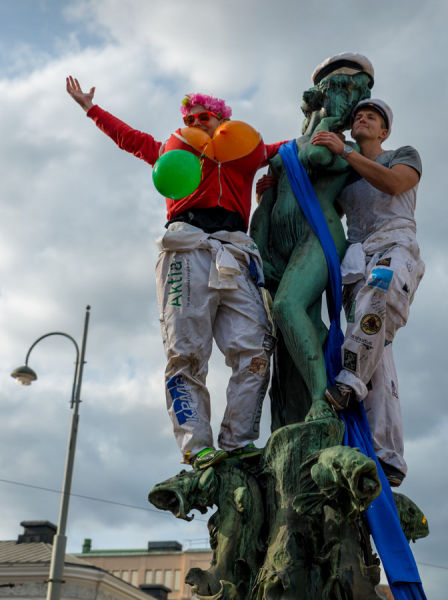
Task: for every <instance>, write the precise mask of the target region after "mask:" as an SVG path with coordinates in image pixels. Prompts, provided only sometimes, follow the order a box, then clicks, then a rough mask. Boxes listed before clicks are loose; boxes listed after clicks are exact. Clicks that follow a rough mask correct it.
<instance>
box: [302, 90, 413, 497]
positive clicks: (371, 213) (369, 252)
mask: <svg viewBox="0 0 448 600" xmlns="http://www.w3.org/2000/svg"><path fill="white" fill-rule="evenodd" d="M352 116H353V125H352V131H351V135H352V137H353V139H354V140H356V142H357V144H358V146H359V151H357V150H356V149H355V148H354V147H353V145H349V144H347V143H346V142H345V141H344V140H343V139H342V136H340V135H337V134H335V133H331V132H324V131H322V132H318V133H317V134H316V135H315V137H314V138H313V140H312V143H313V144H316V145H322V146H326V147H327V148H328V149H329V150H331V151H332V152H333V153H334V154H336V155H339V156H342V157H343V158H345V160H346V161H347V162H348V163H349V164H350V165H351V166H352V167H353V170H354V171H353V175H352V177H351V178H350V179H349V180H348V182H347V185H346V186H345V188H344V189H343V191H342V194H341V196H340V198H339V204H340V206H341V208H342V210H343V211H344V212H345V214H346V216H347V228H348V232H347V237H348V243H349V247H348V250H347V253H346V255H345V258H344V261H343V263H342V266H341V269H342V276H343V283H344V284H346V285H345V288H344V306H345V309H346V313H347V332H346V335H345V341H344V344H343V347H342V363H343V369H342V371H341V372H340V373H339V375H338V376H337V377H336V381H337V383H336V385H335V386H330V387H329V388H328V389H327V391H326V398H327V400H328V401H329V402H330V403H331V404H332V405H333V407H334V408H335V409H336V410H338V411H340V410H344V409H345V408H347V407H348V405H349V403H350V402H351V401H352V400H353V399H357V400H359V401H361V400H363V401H364V406H365V409H366V413H367V419H368V421H369V425H370V429H371V432H372V437H373V441H374V447H375V451H376V454H377V456H378V458H379V460H380V462H381V464H382V467H383V470H384V471H385V474H386V476H387V478H388V480H389V482H390V484H391V485H395V486H398V485H400V483H401V482H402V480H403V478H404V477H405V475H406V472H407V466H406V462H405V460H404V458H403V450H404V445H403V432H402V422H401V409H400V402H399V397H398V383H397V375H396V371H395V366H394V361H393V356H392V341H393V339H394V337H395V334H396V332H397V330H398V329H399V328H400V327H403V326H404V325H405V324H406V322H407V319H408V315H409V306H410V303H411V301H412V298H413V296H414V293H415V291H416V290H417V287H418V285H419V282H420V280H421V278H422V277H423V274H424V269H425V267H424V263H423V261H422V260H421V258H420V251H419V246H418V244H417V240H416V223H415V218H414V210H415V204H416V196H417V188H418V183H419V180H420V176H421V172H422V166H421V161H420V157H419V155H418V153H417V151H416V150H415V149H414V148H412V147H411V146H403V147H401V148H398V149H397V150H384V149H383V148H382V144H383V142H384V140H386V138H387V137H388V136H389V134H390V132H391V126H392V111H391V109H390V107H389V106H388V105H387V104H386V103H385V102H384V101H383V100H378V99H365V100H361V101H360V102H359V103H358V104H357V105H356V107H355V108H354V110H353V113H352Z"/></svg>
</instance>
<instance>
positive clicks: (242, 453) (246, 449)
mask: <svg viewBox="0 0 448 600" xmlns="http://www.w3.org/2000/svg"><path fill="white" fill-rule="evenodd" d="M262 452H263V448H257V447H256V446H255V445H254V444H246V445H245V446H243V447H242V448H236V449H235V450H232V451H231V452H229V456H230V457H232V458H242V459H244V458H252V457H253V456H259V455H260V454H261V453H262Z"/></svg>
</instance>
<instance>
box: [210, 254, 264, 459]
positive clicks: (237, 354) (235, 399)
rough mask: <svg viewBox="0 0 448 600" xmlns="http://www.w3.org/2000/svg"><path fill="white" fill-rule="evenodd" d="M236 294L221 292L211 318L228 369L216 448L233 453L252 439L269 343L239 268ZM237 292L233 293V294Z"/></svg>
mask: <svg viewBox="0 0 448 600" xmlns="http://www.w3.org/2000/svg"><path fill="white" fill-rule="evenodd" d="M240 266H241V270H242V273H241V275H238V276H237V282H238V290H221V292H220V298H221V304H220V307H219V310H218V312H217V315H216V320H215V327H214V335H215V340H216V343H217V345H218V347H219V349H220V350H221V352H222V353H223V354H224V356H225V358H226V364H227V365H228V366H229V367H231V368H232V376H231V378H230V381H229V384H228V386H227V407H226V410H225V413H224V418H223V420H222V423H221V430H220V432H219V436H218V445H219V447H220V448H222V449H223V450H234V449H235V448H241V447H242V446H245V445H246V444H248V443H251V442H254V441H255V440H256V439H258V436H259V431H260V419H261V411H262V405H263V400H264V397H265V395H266V390H267V387H268V384H269V374H270V362H269V359H270V355H271V352H272V350H273V343H272V342H273V338H272V336H271V335H270V333H271V332H270V327H269V322H268V318H267V315H266V311H265V308H264V304H263V300H262V298H261V294H260V291H259V289H258V288H257V286H256V285H255V283H254V282H253V280H252V278H251V277H250V275H249V271H248V269H247V266H243V265H241V263H240ZM235 292H237V293H235Z"/></svg>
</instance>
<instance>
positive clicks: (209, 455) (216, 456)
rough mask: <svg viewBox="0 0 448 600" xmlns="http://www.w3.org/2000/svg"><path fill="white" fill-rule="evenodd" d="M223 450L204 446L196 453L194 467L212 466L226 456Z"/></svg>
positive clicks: (204, 467)
mask: <svg viewBox="0 0 448 600" xmlns="http://www.w3.org/2000/svg"><path fill="white" fill-rule="evenodd" d="M228 456H229V455H228V453H227V452H226V451H225V450H215V449H214V448H204V449H203V450H201V451H200V452H198V454H197V455H196V457H195V459H194V461H193V468H194V469H206V468H207V467H213V466H214V465H217V464H218V463H220V462H221V461H223V460H225V459H226V458H227V457H228Z"/></svg>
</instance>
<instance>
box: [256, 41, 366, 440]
mask: <svg viewBox="0 0 448 600" xmlns="http://www.w3.org/2000/svg"><path fill="white" fill-rule="evenodd" d="M373 75H374V71H373V67H372V64H371V63H370V61H369V60H368V59H367V58H366V57H365V56H362V55H360V54H353V53H348V52H347V53H344V54H340V55H337V56H334V57H331V58H329V59H327V60H325V61H324V62H323V63H322V64H320V65H319V66H318V67H317V68H316V69H315V71H314V73H313V75H312V80H313V83H314V86H313V87H312V88H311V89H309V90H307V91H306V92H304V94H303V104H302V111H303V112H304V114H305V121H304V123H303V127H302V132H303V135H302V136H301V137H299V138H298V139H297V140H296V141H297V147H298V157H299V159H300V162H301V163H302V165H303V166H304V167H305V169H306V171H307V174H308V176H309V178H310V180H311V183H312V186H313V188H314V192H315V194H316V196H317V198H318V201H319V203H320V206H321V208H322V211H323V213H324V216H325V218H326V221H327V224H328V227H329V230H330V233H331V235H332V237H333V240H334V243H335V245H336V248H337V251H338V254H339V257H340V259H342V257H343V256H344V253H345V248H346V242H345V235H344V231H343V228H342V224H341V220H340V216H339V214H338V212H337V210H336V208H335V201H336V198H337V197H338V196H339V194H340V193H341V190H342V188H343V186H344V185H345V183H346V180H347V177H348V174H349V165H348V163H347V161H346V160H345V159H344V158H343V157H342V156H337V155H335V154H334V153H333V152H331V151H330V150H329V149H328V148H326V147H324V146H322V145H320V146H318V145H314V144H313V143H312V140H313V138H314V136H316V135H318V133H319V132H334V135H340V132H342V131H344V130H345V129H347V128H348V127H349V124H350V116H351V113H352V110H353V108H354V107H355V106H356V104H357V103H358V102H359V101H360V100H362V99H364V98H368V97H369V96H370V88H371V87H372V85H373ZM270 165H271V172H272V174H273V175H274V176H275V178H276V181H277V185H276V188H275V189H273V188H270V189H268V190H266V191H265V193H264V194H263V197H262V200H261V202H260V205H259V207H258V208H257V210H256V211H255V214H254V216H253V220H252V224H251V234H252V236H253V238H254V239H255V241H256V243H257V245H258V247H259V249H260V252H261V255H262V258H263V267H264V270H265V277H266V286H267V287H268V289H269V290H270V291H271V294H272V295H273V297H274V303H273V313H274V318H275V320H276V322H277V324H278V330H279V335H278V337H279V341H278V345H277V348H276V354H275V357H274V374H273V383H272V408H271V413H272V429H273V430H275V429H277V428H278V427H281V426H282V425H287V424H289V423H296V422H299V421H302V420H303V419H304V418H305V416H306V415H308V417H307V418H309V419H315V418H323V417H327V416H331V415H332V414H333V415H334V413H333V411H332V409H331V408H330V406H329V404H328V402H327V401H326V399H325V391H326V388H327V374H326V368H325V362H324V354H323V350H322V348H323V344H324V342H325V339H326V336H327V328H326V326H325V325H324V323H323V322H322V319H321V298H322V293H323V292H324V290H325V288H326V287H327V284H328V268H327V263H326V259H325V256H324V252H323V250H322V247H321V244H320V242H319V240H318V238H317V237H316V235H315V234H314V232H313V231H312V230H311V227H310V225H309V223H308V222H307V220H306V219H305V217H304V214H303V212H302V210H301V208H300V207H299V205H298V203H297V200H296V198H295V196H294V194H293V192H292V189H291V186H290V183H289V180H288V177H287V174H286V171H285V167H284V164H283V162H282V159H281V158H280V156H276V157H274V158H273V159H272V160H271V162H270ZM310 406H311V408H310Z"/></svg>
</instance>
